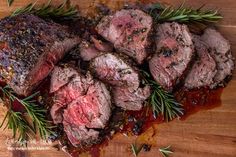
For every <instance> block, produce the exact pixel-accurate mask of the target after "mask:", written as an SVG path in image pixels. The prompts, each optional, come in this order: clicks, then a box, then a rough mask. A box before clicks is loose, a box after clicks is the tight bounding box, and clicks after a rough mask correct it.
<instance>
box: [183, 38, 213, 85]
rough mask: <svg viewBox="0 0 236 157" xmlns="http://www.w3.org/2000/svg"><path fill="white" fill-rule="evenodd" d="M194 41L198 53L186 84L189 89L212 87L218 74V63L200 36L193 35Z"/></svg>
mask: <svg viewBox="0 0 236 157" xmlns="http://www.w3.org/2000/svg"><path fill="white" fill-rule="evenodd" d="M193 42H194V46H195V50H196V53H197V60H195V62H194V64H193V67H192V69H191V70H190V72H189V73H188V75H187V77H186V79H185V84H184V86H185V87H187V88H188V89H193V88H200V87H210V85H211V84H213V82H214V80H213V78H214V77H215V75H216V71H217V70H216V63H215V60H214V59H213V58H212V57H211V55H210V51H211V50H209V48H208V46H207V45H206V44H205V43H204V42H203V41H201V39H200V37H199V36H197V35H193Z"/></svg>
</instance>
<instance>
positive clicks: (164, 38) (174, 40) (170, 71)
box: [149, 22, 194, 91]
mask: <svg viewBox="0 0 236 157" xmlns="http://www.w3.org/2000/svg"><path fill="white" fill-rule="evenodd" d="M156 37H157V38H156V48H157V49H156V53H155V55H154V56H153V57H152V59H151V60H150V61H149V68H150V72H151V74H152V76H153V78H154V79H155V80H156V82H157V83H159V84H160V85H161V86H162V87H163V88H164V89H166V90H168V91H172V90H173V88H174V86H175V85H176V84H178V83H179V81H180V79H181V78H182V77H183V74H185V71H186V69H187V68H188V66H189V64H190V63H191V61H192V58H193V56H194V50H193V42H192V36H191V34H190V32H189V30H188V28H187V26H186V25H181V24H178V23H175V22H173V23H164V24H160V25H159V26H158V27H157V34H156Z"/></svg>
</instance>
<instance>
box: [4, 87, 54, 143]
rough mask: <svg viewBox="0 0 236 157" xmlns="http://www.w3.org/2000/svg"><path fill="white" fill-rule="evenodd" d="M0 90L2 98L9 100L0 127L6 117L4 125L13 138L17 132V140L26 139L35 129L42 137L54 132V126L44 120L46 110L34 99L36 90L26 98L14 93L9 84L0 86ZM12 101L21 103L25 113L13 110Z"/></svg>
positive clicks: (34, 132)
mask: <svg viewBox="0 0 236 157" xmlns="http://www.w3.org/2000/svg"><path fill="white" fill-rule="evenodd" d="M1 90H2V92H3V99H6V98H8V99H9V101H7V100H6V101H7V102H9V104H8V106H7V107H8V112H7V114H6V116H5V118H4V120H3V122H2V123H1V125H0V127H2V126H3V125H4V123H5V122H6V119H8V122H7V123H6V126H7V127H8V128H9V129H12V132H13V137H14V138H15V137H16V135H17V134H18V140H19V141H24V140H27V139H28V138H30V137H31V135H35V134H36V132H37V131H38V132H39V134H40V136H41V138H42V139H46V138H48V137H49V136H50V135H52V134H54V132H53V131H52V128H54V126H52V125H51V122H50V121H47V120H46V110H45V109H44V108H42V107H40V106H38V105H37V104H36V101H35V100H34V98H35V97H36V96H37V95H38V94H39V92H36V93H34V94H32V95H30V96H28V97H27V98H24V99H20V98H18V97H17V96H16V95H15V93H14V91H13V90H12V89H11V88H10V87H9V86H5V87H4V88H1ZM6 101H5V102H6ZM14 101H18V102H19V103H20V104H21V105H23V106H24V108H25V110H26V113H22V112H16V111H13V110H12V105H13V102H14ZM25 114H26V115H25ZM27 115H28V116H29V118H30V119H31V121H32V123H33V126H32V125H31V123H30V122H29V121H28V119H26V116H27Z"/></svg>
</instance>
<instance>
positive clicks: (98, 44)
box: [79, 37, 113, 61]
mask: <svg viewBox="0 0 236 157" xmlns="http://www.w3.org/2000/svg"><path fill="white" fill-rule="evenodd" d="M91 40H92V43H91V42H89V41H86V40H84V41H82V42H81V44H80V46H79V51H80V57H81V58H82V59H83V60H84V61H90V60H91V59H93V58H95V57H97V56H99V55H100V54H102V53H103V52H111V51H112V50H113V46H112V45H111V44H110V43H108V42H103V41H101V40H98V39H96V38H95V37H91Z"/></svg>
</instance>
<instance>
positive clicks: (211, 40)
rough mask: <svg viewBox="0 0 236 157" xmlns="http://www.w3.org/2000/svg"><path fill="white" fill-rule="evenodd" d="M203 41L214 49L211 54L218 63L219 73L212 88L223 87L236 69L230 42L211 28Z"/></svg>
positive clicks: (205, 33)
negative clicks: (235, 68)
mask: <svg viewBox="0 0 236 157" xmlns="http://www.w3.org/2000/svg"><path fill="white" fill-rule="evenodd" d="M201 39H202V40H203V41H204V42H205V43H206V44H207V45H208V46H209V47H210V48H211V49H212V51H210V53H211V56H212V57H213V58H214V59H215V61H216V68H217V73H216V75H215V77H214V83H213V84H212V85H211V87H212V88H214V87H216V86H217V85H221V86H222V85H224V81H225V79H226V78H228V77H229V76H231V75H232V72H233V69H234V57H233V56H232V53H231V49H230V44H229V41H227V40H226V39H225V38H224V37H223V36H222V35H221V34H220V33H219V32H218V31H216V30H215V29H211V28H208V29H206V30H205V32H204V34H203V35H202V37H201Z"/></svg>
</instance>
